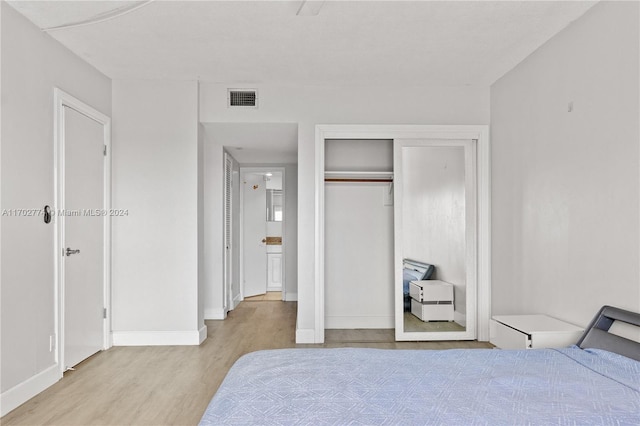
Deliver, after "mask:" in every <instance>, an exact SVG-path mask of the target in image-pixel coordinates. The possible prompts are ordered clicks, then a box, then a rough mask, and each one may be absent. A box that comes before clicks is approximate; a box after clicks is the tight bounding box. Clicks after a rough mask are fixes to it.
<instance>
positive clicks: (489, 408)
mask: <svg viewBox="0 0 640 426" xmlns="http://www.w3.org/2000/svg"><path fill="white" fill-rule="evenodd" d="M200 424H201V425H220V424H234V425H249V424H255V425H257V424H260V425H310V424H312V425H345V424H354V425H395V424H403V425H412V424H416V425H417V424H422V425H424V424H444V425H506V424H509V425H513V424H555V425H558V424H560V425H565V424H580V425H591V424H593V425H595V424H597V425H614V424H615V425H638V424H640V362H638V361H635V360H632V359H630V358H626V357H623V356H621V355H617V354H615V353H611V352H607V351H604V350H598V349H594V350H590V349H587V350H583V349H580V348H578V347H575V346H574V347H570V348H565V349H537V350H519V351H510V350H494V349H486V350H485V349H454V350H441V351H429V350H381V349H359V348H341V349H282V350H270V351H260V352H254V353H250V354H247V355H245V356H243V357H242V358H240V359H239V360H238V361H237V362H236V364H235V365H234V366H233V367H232V368H231V370H230V371H229V373H228V375H227V377H226V378H225V380H224V382H223V383H222V385H221V387H220V389H219V390H218V392H217V393H216V395H215V396H214V398H213V399H212V400H211V403H210V404H209V406H208V408H207V410H206V412H205V413H204V415H203V417H202V420H201V423H200Z"/></svg>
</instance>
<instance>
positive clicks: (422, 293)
mask: <svg viewBox="0 0 640 426" xmlns="http://www.w3.org/2000/svg"><path fill="white" fill-rule="evenodd" d="M409 295H410V296H411V298H412V299H415V300H417V301H418V302H452V303H453V285H452V284H450V283H447V282H444V281H440V280H425V281H411V282H410V283H409Z"/></svg>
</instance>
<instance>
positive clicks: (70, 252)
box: [65, 247, 80, 256]
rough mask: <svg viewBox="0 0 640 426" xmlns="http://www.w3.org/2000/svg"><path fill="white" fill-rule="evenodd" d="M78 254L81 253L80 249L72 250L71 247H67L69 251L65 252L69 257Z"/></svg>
mask: <svg viewBox="0 0 640 426" xmlns="http://www.w3.org/2000/svg"><path fill="white" fill-rule="evenodd" d="M78 253H80V249H77V250H73V249H70V248H69V247H67V250H66V251H65V254H66V255H67V256H71V255H72V254H78Z"/></svg>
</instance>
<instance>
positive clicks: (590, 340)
mask: <svg viewBox="0 0 640 426" xmlns="http://www.w3.org/2000/svg"><path fill="white" fill-rule="evenodd" d="M614 321H622V322H625V323H627V324H631V325H633V326H636V327H640V314H637V313H635V312H631V311H625V310H623V309H619V308H614V307H612V306H603V307H602V308H601V309H600V311H599V312H598V314H597V315H596V316H595V318H593V320H591V324H589V327H587V329H586V331H585V332H584V334H583V335H582V337H581V338H580V340H578V343H577V344H578V346H579V347H581V348H582V349H585V348H595V349H604V350H607V351H609V352H615V353H617V354H620V355H624V356H626V357H628V358H632V359H635V360H637V361H640V343H638V342H634V341H633V340H629V339H625V338H624V337H620V336H616V335H615V334H611V333H609V332H608V331H609V328H610V327H611V325H612V324H613V322H614Z"/></svg>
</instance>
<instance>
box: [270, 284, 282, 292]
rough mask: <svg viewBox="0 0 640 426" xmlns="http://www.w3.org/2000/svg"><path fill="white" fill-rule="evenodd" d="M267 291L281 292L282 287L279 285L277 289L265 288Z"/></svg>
mask: <svg viewBox="0 0 640 426" xmlns="http://www.w3.org/2000/svg"><path fill="white" fill-rule="evenodd" d="M267 291H282V286H281V285H279V286H278V287H267Z"/></svg>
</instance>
